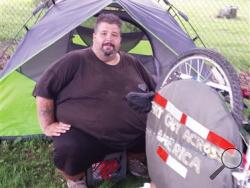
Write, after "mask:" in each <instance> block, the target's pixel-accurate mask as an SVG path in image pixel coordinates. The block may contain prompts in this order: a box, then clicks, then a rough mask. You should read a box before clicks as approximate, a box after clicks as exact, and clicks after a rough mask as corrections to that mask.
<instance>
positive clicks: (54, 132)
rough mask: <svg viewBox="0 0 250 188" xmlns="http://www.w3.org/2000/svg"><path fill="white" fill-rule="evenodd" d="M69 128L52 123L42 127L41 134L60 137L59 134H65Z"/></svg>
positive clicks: (61, 124)
mask: <svg viewBox="0 0 250 188" xmlns="http://www.w3.org/2000/svg"><path fill="white" fill-rule="evenodd" d="M70 127H71V126H70V125H69V124H65V123H62V122H54V123H52V124H50V125H47V126H46V127H44V129H43V132H44V134H45V135H46V136H60V135H61V134H63V133H66V132H67V131H68V130H69V129H70Z"/></svg>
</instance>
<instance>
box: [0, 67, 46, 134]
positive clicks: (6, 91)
mask: <svg viewBox="0 0 250 188" xmlns="http://www.w3.org/2000/svg"><path fill="white" fill-rule="evenodd" d="M34 86H35V82H34V81H33V80H31V79H29V78H27V77H25V76H24V75H22V74H20V73H18V72H16V71H15V72H13V73H12V74H11V75H9V76H8V77H6V78H5V79H4V80H2V81H1V82H0V93H1V94H0V137H5V138H8V137H10V138H11V137H13V136H31V135H37V134H41V129H40V127H39V125H38V120H37V116H36V106H35V98H34V97H33V96H32V95H31V93H32V90H33V88H34Z"/></svg>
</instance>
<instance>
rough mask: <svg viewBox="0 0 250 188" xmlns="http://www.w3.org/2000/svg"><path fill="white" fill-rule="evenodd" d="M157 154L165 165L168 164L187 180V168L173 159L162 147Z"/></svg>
mask: <svg viewBox="0 0 250 188" xmlns="http://www.w3.org/2000/svg"><path fill="white" fill-rule="evenodd" d="M156 153H157V154H158V156H159V157H160V158H161V159H162V160H163V161H164V162H165V164H167V165H168V166H169V167H170V168H172V169H173V170H174V171H175V172H177V173H178V174H179V175H181V176H182V177H183V178H186V176H187V168H186V167H185V166H184V165H182V164H181V163H180V162H179V161H177V160H176V159H175V158H173V157H172V156H171V155H169V154H168V153H167V151H166V150H165V149H163V148H162V147H161V146H158V148H157V151H156Z"/></svg>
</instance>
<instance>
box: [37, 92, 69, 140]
mask: <svg viewBox="0 0 250 188" xmlns="http://www.w3.org/2000/svg"><path fill="white" fill-rule="evenodd" d="M36 104H37V114H38V119H39V122H40V126H41V128H42V131H43V132H44V134H45V135H47V136H60V135H61V134H62V133H65V132H66V131H68V130H69V129H70V125H68V124H64V123H62V122H56V120H55V114H54V109H55V106H54V101H53V100H52V99H47V98H44V97H39V96H37V97H36Z"/></svg>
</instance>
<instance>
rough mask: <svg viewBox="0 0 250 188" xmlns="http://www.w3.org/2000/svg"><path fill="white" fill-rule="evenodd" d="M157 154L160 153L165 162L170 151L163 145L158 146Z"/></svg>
mask: <svg viewBox="0 0 250 188" xmlns="http://www.w3.org/2000/svg"><path fill="white" fill-rule="evenodd" d="M157 154H158V155H159V157H160V158H161V159H162V160H163V161H165V162H166V161H167V158H168V153H167V152H166V151H165V150H164V149H163V148H162V147H161V146H158V148H157Z"/></svg>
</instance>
